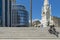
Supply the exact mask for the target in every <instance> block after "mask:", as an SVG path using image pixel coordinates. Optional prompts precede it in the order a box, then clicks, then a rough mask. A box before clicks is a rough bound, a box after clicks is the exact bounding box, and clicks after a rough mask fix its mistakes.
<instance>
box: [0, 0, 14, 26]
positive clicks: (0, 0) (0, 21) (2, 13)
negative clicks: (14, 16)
mask: <svg viewBox="0 0 60 40" xmlns="http://www.w3.org/2000/svg"><path fill="white" fill-rule="evenodd" d="M12 2H13V1H12V0H0V25H1V26H2V27H11V4H12ZM14 3H15V2H14Z"/></svg>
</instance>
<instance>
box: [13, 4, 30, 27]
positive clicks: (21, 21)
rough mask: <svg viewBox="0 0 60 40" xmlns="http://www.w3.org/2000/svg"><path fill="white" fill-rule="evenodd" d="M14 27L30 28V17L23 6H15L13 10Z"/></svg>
mask: <svg viewBox="0 0 60 40" xmlns="http://www.w3.org/2000/svg"><path fill="white" fill-rule="evenodd" d="M12 10H13V12H12V26H16V27H28V26H29V15H28V12H27V10H26V8H25V6H23V5H18V4H17V5H13V8H12Z"/></svg>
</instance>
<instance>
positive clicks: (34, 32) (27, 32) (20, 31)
mask: <svg viewBox="0 0 60 40" xmlns="http://www.w3.org/2000/svg"><path fill="white" fill-rule="evenodd" d="M48 29H49V28H48V27H47V28H43V29H42V28H40V27H0V38H17V39H18V38H37V39H38V38H57V37H56V36H55V35H53V34H50V33H49V32H48ZM56 30H57V31H59V32H60V28H59V27H56ZM59 36H60V34H59ZM58 38H60V37H58Z"/></svg>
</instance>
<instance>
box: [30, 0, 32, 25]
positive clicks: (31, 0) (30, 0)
mask: <svg viewBox="0 0 60 40" xmlns="http://www.w3.org/2000/svg"><path fill="white" fill-rule="evenodd" d="M30 26H32V0H30Z"/></svg>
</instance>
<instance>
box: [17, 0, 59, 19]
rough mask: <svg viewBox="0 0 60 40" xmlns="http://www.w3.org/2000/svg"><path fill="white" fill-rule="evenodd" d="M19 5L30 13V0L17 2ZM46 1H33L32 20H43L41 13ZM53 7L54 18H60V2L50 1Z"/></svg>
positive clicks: (57, 0) (18, 0) (56, 0)
mask: <svg viewBox="0 0 60 40" xmlns="http://www.w3.org/2000/svg"><path fill="white" fill-rule="evenodd" d="M16 3H17V4H22V5H24V6H25V7H26V10H28V12H30V0H16ZM43 3H44V0H33V4H32V6H33V7H32V8H33V9H32V16H33V17H32V18H33V19H41V12H42V6H43ZM49 3H50V4H51V5H52V16H57V17H60V0H49Z"/></svg>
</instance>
